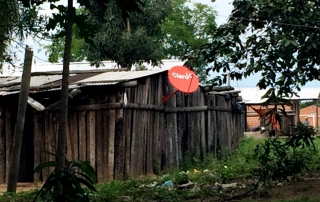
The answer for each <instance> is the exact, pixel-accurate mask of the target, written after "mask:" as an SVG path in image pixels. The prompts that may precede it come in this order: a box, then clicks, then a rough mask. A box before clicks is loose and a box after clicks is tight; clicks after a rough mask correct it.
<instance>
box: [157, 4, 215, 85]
mask: <svg viewBox="0 0 320 202" xmlns="http://www.w3.org/2000/svg"><path fill="white" fill-rule="evenodd" d="M172 7H173V10H172V12H171V13H170V14H169V16H168V17H167V18H166V19H165V20H164V21H163V22H162V23H161V25H160V26H161V29H162V32H163V35H162V36H160V40H161V41H162V42H163V45H162V49H163V52H164V55H165V57H166V58H178V59H183V58H184V56H185V55H186V54H188V53H189V52H190V51H193V50H197V49H199V48H200V47H201V46H203V45H205V44H206V43H208V42H209V39H211V38H212V37H213V34H214V31H215V30H216V22H215V18H216V12H215V10H214V9H213V8H212V7H210V6H208V5H206V4H201V3H191V1H190V0H174V1H173V6H172ZM187 65H188V66H190V67H191V68H193V69H194V70H195V71H196V72H197V74H198V76H199V77H200V79H201V81H202V82H203V83H205V82H206V81H207V80H208V78H207V74H206V67H207V66H208V63H207V62H206V61H205V60H204V58H203V57H198V58H197V60H194V61H189V62H187Z"/></svg>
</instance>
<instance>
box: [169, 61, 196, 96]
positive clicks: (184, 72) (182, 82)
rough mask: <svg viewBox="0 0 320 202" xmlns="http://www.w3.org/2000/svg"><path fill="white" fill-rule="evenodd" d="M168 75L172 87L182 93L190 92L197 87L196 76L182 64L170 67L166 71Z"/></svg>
mask: <svg viewBox="0 0 320 202" xmlns="http://www.w3.org/2000/svg"><path fill="white" fill-rule="evenodd" d="M168 77H169V81H170V83H171V84H172V85H173V87H175V88H176V89H177V90H179V91H181V92H184V93H192V92H194V91H196V90H197V89H198V87H199V79H198V76H197V75H196V74H195V73H194V72H193V71H191V70H189V69H188V68H187V67H184V66H175V67H172V68H171V69H170V70H169V71H168Z"/></svg>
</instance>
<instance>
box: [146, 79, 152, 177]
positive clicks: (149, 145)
mask: <svg viewBox="0 0 320 202" xmlns="http://www.w3.org/2000/svg"><path fill="white" fill-rule="evenodd" d="M152 88H153V86H152V83H151V78H150V77H149V78H147V79H146V92H147V95H148V96H147V99H146V100H145V101H146V104H154V96H153V93H154V90H153V89H152ZM153 120H154V116H153V113H152V111H147V112H146V130H145V141H146V171H145V172H146V174H152V173H153V169H152V155H153V154H152V152H153V150H152V142H153V135H154V134H153V130H152V129H153V127H152V124H151V122H152V121H153Z"/></svg>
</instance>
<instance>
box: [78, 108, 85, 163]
mask: <svg viewBox="0 0 320 202" xmlns="http://www.w3.org/2000/svg"><path fill="white" fill-rule="evenodd" d="M78 115H79V159H80V160H87V144H86V142H87V130H86V112H79V114H78Z"/></svg>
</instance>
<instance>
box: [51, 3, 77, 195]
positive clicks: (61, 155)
mask: <svg viewBox="0 0 320 202" xmlns="http://www.w3.org/2000/svg"><path fill="white" fill-rule="evenodd" d="M73 9H74V8H73V1H72V0H68V10H67V17H66V21H67V24H66V28H65V29H66V43H65V48H64V56H63V72H62V87H61V99H60V117H59V130H58V144H57V152H56V162H57V164H58V165H57V167H56V169H57V171H60V170H62V168H63V167H64V166H65V153H66V131H67V126H68V95H69V65H70V54H71V43H72V24H73ZM55 192H56V194H59V195H61V194H62V193H63V187H62V185H61V184H59V185H58V186H57V187H55Z"/></svg>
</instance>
